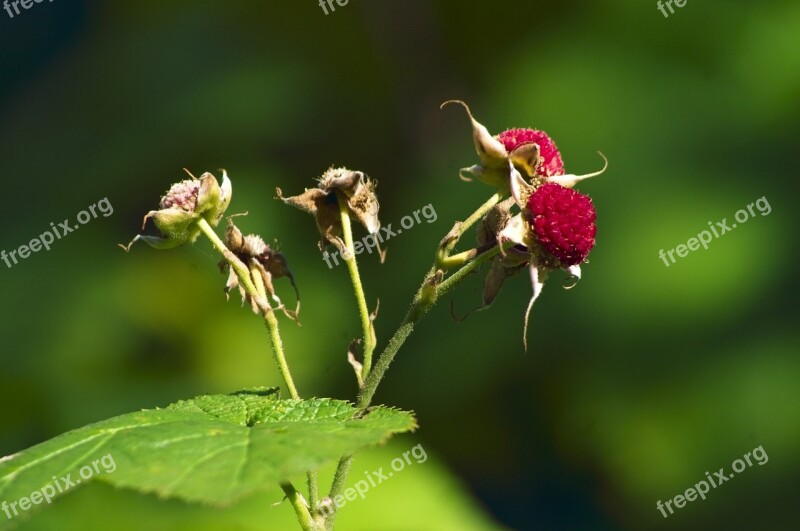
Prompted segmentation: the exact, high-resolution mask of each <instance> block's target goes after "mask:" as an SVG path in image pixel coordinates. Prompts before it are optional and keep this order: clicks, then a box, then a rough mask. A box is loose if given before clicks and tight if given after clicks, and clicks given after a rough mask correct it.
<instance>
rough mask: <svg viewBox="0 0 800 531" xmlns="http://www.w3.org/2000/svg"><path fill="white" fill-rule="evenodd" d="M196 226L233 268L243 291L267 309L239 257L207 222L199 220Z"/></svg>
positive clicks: (264, 301) (266, 304)
mask: <svg viewBox="0 0 800 531" xmlns="http://www.w3.org/2000/svg"><path fill="white" fill-rule="evenodd" d="M197 226H198V227H199V228H200V230H201V231H202V232H203V234H204V235H205V236H206V238H208V239H209V240H210V241H211V245H213V246H214V248H215V249H216V250H217V251H219V253H220V254H221V255H222V256H223V257H224V258H225V261H227V262H228V264H230V266H231V267H232V268H233V271H234V272H235V273H236V276H237V277H238V278H239V283H240V284H241V285H242V286H244V290H245V291H246V292H247V294H248V295H250V296H251V297H253V298H254V299H255V300H256V302H257V304H258V306H259V307H262V308H263V307H264V306H266V307H269V303H268V302H267V299H266V297H261V296H260V295H259V293H258V290H257V289H256V286H255V284H253V279H252V278H251V277H250V270H249V269H247V266H246V265H245V263H244V262H242V261H241V260H239V257H238V256H236V255H235V254H233V252H232V251H231V250H230V249H228V247H227V246H226V245H225V243H224V242H223V241H222V240H221V239H220V238H219V236H217V233H216V232H214V229H212V228H211V225H209V224H208V222H207V221H206V220H205V219H203V218H200V220H199V221H198V222H197Z"/></svg>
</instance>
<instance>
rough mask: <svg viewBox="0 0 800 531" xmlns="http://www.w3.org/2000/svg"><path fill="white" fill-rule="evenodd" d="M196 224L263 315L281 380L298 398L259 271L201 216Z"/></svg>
mask: <svg viewBox="0 0 800 531" xmlns="http://www.w3.org/2000/svg"><path fill="white" fill-rule="evenodd" d="M197 225H198V227H200V230H201V231H202V232H203V234H204V235H205V236H206V237H207V238H208V239H209V240H210V241H211V245H213V246H214V248H215V249H216V250H217V251H219V253H220V254H221V255H222V256H223V257H224V258H225V260H226V261H227V262H228V264H230V266H231V267H232V268H233V271H234V272H235V273H236V276H237V277H238V279H239V284H241V285H242V286H243V287H244V290H245V292H246V293H247V294H248V295H249V296H250V297H251V298H252V299H253V300H254V301H256V305H257V306H258V308H259V309H260V310H261V313H262V315H263V316H264V322H265V324H266V327H267V331H268V332H269V338H270V342H271V343H272V353H273V355H274V357H275V361H276V363H277V364H278V369H279V370H280V373H281V376H282V377H283V381H284V383H285V384H286V387H287V388H288V389H289V394H290V395H291V397H292V398H294V399H295V400H299V399H300V395H299V394H298V393H297V388H296V387H295V385H294V380H293V379H292V374H291V372H289V365H288V364H287V363H286V356H285V355H284V353H283V341H282V340H281V334H280V331H279V330H278V320H277V319H276V318H275V312H273V311H272V308H271V307H270V305H269V302H268V301H267V294H266V288H264V281H263V279H262V278H261V273H260V272H259V271H258V270H256V269H253V270H250V269H248V268H247V265H245V263H244V262H242V261H241V260H239V257H238V256H236V255H235V254H233V252H231V250H230V249H228V247H227V246H226V245H225V243H224V242H223V241H222V240H221V239H220V238H219V236H217V233H216V232H214V229H213V228H211V225H209V224H208V222H207V221H206V220H205V219H202V218H201V219H200V220H199V221H198V222H197Z"/></svg>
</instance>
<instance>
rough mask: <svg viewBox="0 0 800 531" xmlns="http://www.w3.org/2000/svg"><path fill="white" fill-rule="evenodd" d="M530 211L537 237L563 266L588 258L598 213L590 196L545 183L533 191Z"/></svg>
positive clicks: (529, 204) (593, 239)
mask: <svg viewBox="0 0 800 531" xmlns="http://www.w3.org/2000/svg"><path fill="white" fill-rule="evenodd" d="M528 210H529V211H530V213H531V215H532V217H533V222H532V225H533V231H534V233H535V234H536V238H537V240H538V241H539V243H541V244H542V246H543V247H544V248H545V249H547V250H548V251H549V252H550V253H551V254H553V255H555V256H556V257H557V258H558V259H559V260H561V263H562V264H563V265H565V266H573V265H578V264H580V263H581V262H583V261H584V260H585V259H586V256H587V255H588V254H589V251H591V250H592V247H594V244H595V235H596V234H597V226H596V225H595V223H594V222H595V219H596V218H597V213H596V212H595V209H594V205H592V200H591V198H590V197H589V196H587V195H583V194H581V193H579V192H576V191H575V190H573V189H571V188H565V187H563V186H561V185H560V184H555V183H545V184H543V185H542V186H540V187H539V188H537V189H536V191H535V192H534V193H533V194H531V196H530V199H529V200H528Z"/></svg>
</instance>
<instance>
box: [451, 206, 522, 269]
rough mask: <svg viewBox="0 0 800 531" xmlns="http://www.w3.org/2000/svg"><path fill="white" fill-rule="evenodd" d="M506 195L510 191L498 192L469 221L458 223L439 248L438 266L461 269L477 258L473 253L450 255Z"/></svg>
mask: <svg viewBox="0 0 800 531" xmlns="http://www.w3.org/2000/svg"><path fill="white" fill-rule="evenodd" d="M506 195H508V190H498V191H497V192H495V193H494V194H492V196H491V197H490V198H489V199H487V200H486V202H485V203H483V204H482V205H481V206H479V207H478V209H477V210H476V211H475V212H473V213H472V214H471V215H470V216H469V217H468V218H467V219H465V220H464V221H462V222H460V223H456V225H455V226H454V227H453V230H452V231H450V234H448V235H447V237H446V238H445V241H444V242H443V244H442V245H441V246H440V247H439V249H438V251H437V252H436V266H437V267H440V268H442V269H445V270H447V269H452V268H454V267H460V266H462V265H464V264H465V263H467V262H468V261H469V260H472V259H473V258H474V257H475V254H473V251H465V252H463V253H459V254H457V255H454V256H450V253H451V252H452V251H453V249H455V247H456V245H457V244H458V241H459V240H460V239H461V237H462V236H463V235H464V233H465V232H467V230H469V228H470V227H472V226H473V225H474V224H475V223H477V222H478V221H480V220H481V218H483V216H485V215H486V213H487V212H489V210H491V209H492V208H493V207H494V206H495V205H497V203H499V202H500V201H502V200H503V199H504V198H505V197H506Z"/></svg>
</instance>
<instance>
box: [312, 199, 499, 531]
mask: <svg viewBox="0 0 800 531" xmlns="http://www.w3.org/2000/svg"><path fill="white" fill-rule="evenodd" d="M507 193H508V192H507V191H503V190H501V191H498V192H496V193H494V194H493V195H492V196H491V197H490V198H489V199H488V200H487V201H486V202H485V203H483V204H482V205H481V206H480V207H478V209H477V210H476V211H475V212H473V213H472V214H471V215H470V216H469V217H468V218H467V219H466V220H464V221H463V222H461V223H459V224H456V226H455V227H454V228H453V231H451V233H450V234H449V235H448V239H447V242H446V243H445V244H443V245H442V246H440V248H439V250H438V252H437V254H436V262H435V263H434V265H433V267H431V269H430V271H428V273H427V274H426V275H425V279H424V280H423V282H422V285H421V286H420V288H419V289H418V290H417V293H416V295H414V299H413V301H412V303H411V307H410V308H409V309H408V312H407V313H406V316H405V318H404V319H403V321H402V322H401V323H400V327H399V328H398V329H397V330H396V331H395V333H394V335H392V338H391V339H390V340H389V343H388V344H387V345H386V348H385V349H384V350H383V352H382V353H381V355H380V357H379V358H378V361H377V363H376V364H375V367H374V368H373V369H372V370H371V371H369V374H368V375H365V377H364V385H363V387H362V388H361V392H360V393H359V395H358V400H357V403H356V406H357V408H358V409H359V410H361V411H363V410H365V409H367V408H368V407H369V405H370V404H371V403H372V398H373V397H374V395H375V391H376V390H377V389H378V385H380V383H381V380H383V377H384V376H385V375H386V371H387V370H388V369H389V366H390V365H391V364H392V361H393V360H394V357H395V356H396V355H397V352H398V351H399V350H400V347H402V346H403V343H405V341H406V339H408V336H410V335H411V332H413V331H414V327H415V326H416V324H417V323H418V322H419V321H420V320H421V319H422V317H423V316H424V315H425V314H426V313H428V311H429V310H430V309H431V308H432V307H433V305H434V304H436V300H437V298H438V297H439V296H440V295H443V294H444V293H447V292H448V291H450V290H451V289H452V288H453V287H455V285H456V284H458V283H459V282H460V281H462V280H463V279H464V278H466V277H467V275H469V273H471V272H472V271H474V270H475V268H477V267H478V266H479V265H480V264H482V263H484V262H485V261H487V260H488V259H490V258H492V257H493V256H495V255H497V253H498V252H500V248H499V247H498V246H494V247H492V248H490V249H487V250H485V251H484V252H481V251H482V249H471V250H469V251H465V252H463V253H459V254H458V255H454V256H452V257H451V256H449V253H450V252H451V251H452V250H453V249H454V248H455V246H456V244H458V241H459V240H460V239H461V237H462V236H463V235H464V233H465V232H466V231H467V230H468V229H469V228H470V227H472V226H473V225H474V224H475V223H477V222H478V221H479V220H480V219H481V218H483V216H485V215H486V213H487V212H488V211H489V210H491V209H492V207H494V206H495V205H496V204H497V203H499V202H500V201H502V200H503V199H504V197H505V196H506V194H507ZM339 207H340V211H341V209H342V202H341V198H340V202H339ZM344 219H345V215H344V214H343V215H342V221H343V225H345V239H346V238H347V227H348V225H349V217H348V218H347V220H348V221H347V223H345V222H344ZM351 234H352V233H351ZM351 237H352V236H351ZM345 245H347V242H345ZM464 263H466V265H464V266H463V267H461V269H459V270H458V271H456V272H455V273H453V274H452V275H451V276H450V277H449V278H447V279H446V280H444V281H440V278H441V276H442V275H443V274H444V271H441V270H440V267H441V268H443V269H449V268H451V267H457V266H462V265H463V264H464ZM356 273H357V270H356ZM352 464H353V456H352V455H345V456H343V457H342V458H341V459H340V460H339V465H338V466H337V467H336V475H335V476H334V480H333V484H332V485H331V490H330V495H329V497H330V498H331V499H334V498H335V497H336V496H337V495H339V494H341V492H342V491H343V490H344V486H345V481H346V480H347V474H348V472H349V471H350V468H351V466H352ZM335 516H336V509H335V505H334V510H333V511H332V512H331V513H329V515H328V517H327V519H326V529H327V530H328V531H332V530H333V523H334V519H335Z"/></svg>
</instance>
